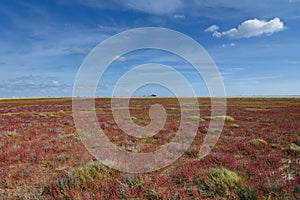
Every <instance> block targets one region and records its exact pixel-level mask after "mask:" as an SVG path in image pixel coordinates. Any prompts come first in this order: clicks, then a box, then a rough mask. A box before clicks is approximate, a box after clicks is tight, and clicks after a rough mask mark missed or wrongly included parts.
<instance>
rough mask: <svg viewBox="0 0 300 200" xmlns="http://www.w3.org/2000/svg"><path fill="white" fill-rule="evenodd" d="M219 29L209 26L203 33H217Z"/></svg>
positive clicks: (215, 26)
mask: <svg viewBox="0 0 300 200" xmlns="http://www.w3.org/2000/svg"><path fill="white" fill-rule="evenodd" d="M218 29H219V27H218V26H217V25H211V26H210V27H208V28H207V29H205V30H204V31H205V32H211V33H213V32H215V31H217V30H218Z"/></svg>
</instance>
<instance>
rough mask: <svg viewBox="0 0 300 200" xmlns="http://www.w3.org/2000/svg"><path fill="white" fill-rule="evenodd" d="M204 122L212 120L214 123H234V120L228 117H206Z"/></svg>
mask: <svg viewBox="0 0 300 200" xmlns="http://www.w3.org/2000/svg"><path fill="white" fill-rule="evenodd" d="M204 119H206V120H214V121H226V122H234V121H235V119H234V118H233V117H231V116H229V115H220V116H206V117H204Z"/></svg>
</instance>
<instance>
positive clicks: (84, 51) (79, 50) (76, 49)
mask: <svg viewBox="0 0 300 200" xmlns="http://www.w3.org/2000/svg"><path fill="white" fill-rule="evenodd" d="M64 51H66V52H69V53H71V54H82V55H85V54H87V53H88V52H89V51H90V50H89V49H87V48H80V47H72V48H66V49H64Z"/></svg>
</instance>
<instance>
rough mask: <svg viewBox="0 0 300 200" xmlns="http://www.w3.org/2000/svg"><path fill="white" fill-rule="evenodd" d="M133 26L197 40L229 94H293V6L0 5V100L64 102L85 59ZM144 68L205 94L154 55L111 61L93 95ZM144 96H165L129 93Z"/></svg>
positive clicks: (298, 9) (297, 10) (298, 28)
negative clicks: (163, 69) (166, 71)
mask: <svg viewBox="0 0 300 200" xmlns="http://www.w3.org/2000/svg"><path fill="white" fill-rule="evenodd" d="M139 27H165V28H169V29H173V30H176V31H179V32H182V33H184V34H186V35H188V36H189V37H191V38H193V39H194V40H196V41H197V42H199V43H200V44H201V45H202V46H203V47H204V48H205V49H206V50H207V52H208V53H209V54H210V56H211V57H212V58H213V60H214V61H215V63H216V65H217V66H218V68H219V70H220V72H221V75H222V78H223V81H224V85H225V90H226V93H227V95H228V96H244V95H247V96H251V95H300V56H299V52H300V37H299V35H300V1H299V0H252V1H250V0H245V1H238V0H228V1H221V0H215V1H208V0H164V1H161V0H151V1H150V0H149V1H146V0H123V1H117V0H111V1H104V0H99V1H97V0H35V1H34V0H28V1H22V0H1V1H0V70H1V73H0V97H13V96H15V97H38V96H71V95H72V90H73V83H74V80H75V76H76V73H77V71H78V69H79V67H80V65H81V63H82V62H83V60H84V59H85V57H86V56H87V55H88V53H89V52H90V51H91V50H92V49H93V48H94V47H96V46H97V45H98V44H99V43H100V42H102V41H103V40H105V39H107V38H109V37H110V36H112V35H115V34H117V33H119V32H121V31H125V30H128V29H131V28H139ZM149 62H156V63H161V64H166V65H171V66H174V67H175V68H176V69H177V70H178V71H179V72H181V73H182V74H183V75H184V76H186V78H187V79H188V80H189V81H190V82H191V84H192V85H193V87H194V89H195V90H196V93H197V95H200V96H205V95H208V93H207V90H206V89H205V88H203V87H205V84H204V83H203V82H201V80H200V79H201V77H200V78H199V77H198V76H197V75H196V74H195V71H193V70H192V67H191V66H189V65H188V64H187V63H184V62H183V61H182V60H180V59H178V58H176V57H175V56H174V55H171V54H168V53H166V52H159V51H157V50H145V51H137V52H132V53H129V54H126V55H123V56H121V57H119V58H118V59H116V62H114V63H113V64H112V65H111V66H110V68H109V69H108V70H107V72H106V74H105V77H104V78H103V79H102V80H101V81H100V83H99V85H98V89H97V94H96V95H99V96H110V95H111V91H112V90H113V88H114V86H115V84H116V81H117V80H118V78H120V77H121V76H122V74H124V73H126V71H128V70H129V69H131V68H132V67H133V66H135V65H140V64H144V63H149ZM150 71H151V70H150ZM145 73H148V72H145ZM152 73H153V71H152ZM151 93H157V94H158V95H161V96H164V95H169V94H170V92H169V91H167V89H165V88H159V87H157V86H155V87H154V86H145V87H143V88H141V89H140V90H139V91H137V92H136V95H148V94H151Z"/></svg>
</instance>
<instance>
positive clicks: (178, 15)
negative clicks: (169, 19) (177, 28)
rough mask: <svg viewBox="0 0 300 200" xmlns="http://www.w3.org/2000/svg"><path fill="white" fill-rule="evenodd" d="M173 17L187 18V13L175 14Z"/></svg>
mask: <svg viewBox="0 0 300 200" xmlns="http://www.w3.org/2000/svg"><path fill="white" fill-rule="evenodd" d="M173 18H174V19H185V15H184V14H174V15H173Z"/></svg>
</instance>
